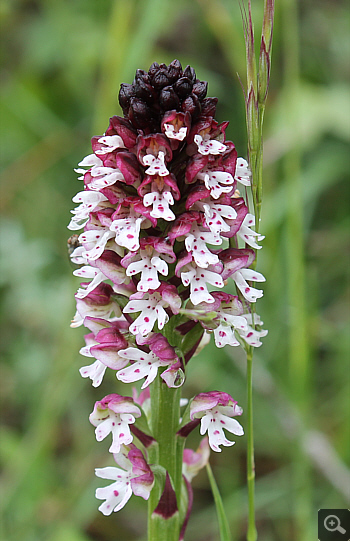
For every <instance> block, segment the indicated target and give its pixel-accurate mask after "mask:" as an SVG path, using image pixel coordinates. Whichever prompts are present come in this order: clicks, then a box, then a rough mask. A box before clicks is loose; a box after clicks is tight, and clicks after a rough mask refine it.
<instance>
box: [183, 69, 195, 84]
mask: <svg viewBox="0 0 350 541" xmlns="http://www.w3.org/2000/svg"><path fill="white" fill-rule="evenodd" d="M183 76H184V77H188V78H189V80H190V81H191V82H192V83H195V82H196V72H195V71H194V69H193V68H191V66H186V68H185V69H184V73H183Z"/></svg>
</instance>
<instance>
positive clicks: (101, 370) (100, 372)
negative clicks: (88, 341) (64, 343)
mask: <svg viewBox="0 0 350 541" xmlns="http://www.w3.org/2000/svg"><path fill="white" fill-rule="evenodd" d="M82 349H86V346H85V348H82ZM80 353H82V350H80ZM82 355H85V356H86V357H92V355H91V354H90V355H87V354H86V353H82ZM106 368H107V366H106V365H105V364H103V363H101V362H100V361H95V362H93V363H92V364H90V365H88V366H82V367H81V368H80V369H79V372H80V375H81V376H82V377H83V378H90V379H91V381H92V386H93V387H99V386H100V385H101V383H102V380H103V376H104V375H105V372H106Z"/></svg>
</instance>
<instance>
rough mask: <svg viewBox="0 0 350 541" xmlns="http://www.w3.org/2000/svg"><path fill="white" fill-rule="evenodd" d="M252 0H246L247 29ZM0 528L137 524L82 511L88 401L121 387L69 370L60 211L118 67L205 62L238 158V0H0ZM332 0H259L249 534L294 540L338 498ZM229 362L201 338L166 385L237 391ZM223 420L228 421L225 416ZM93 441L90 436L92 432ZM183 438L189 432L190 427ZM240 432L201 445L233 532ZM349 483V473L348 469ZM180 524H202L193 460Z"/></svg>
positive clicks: (124, 72)
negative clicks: (260, 188) (265, 67)
mask: <svg viewBox="0 0 350 541" xmlns="http://www.w3.org/2000/svg"><path fill="white" fill-rule="evenodd" d="M262 10H263V1H262V0H253V15H254V20H255V29H256V37H257V38H259V34H260V28H261V18H262ZM0 16H1V23H2V42H3V43H2V53H1V56H2V69H1V97H2V100H1V101H2V103H1V131H2V143H1V147H2V148H1V157H2V173H1V186H2V188H1V210H2V218H1V229H2V230H1V241H0V257H1V263H0V268H1V273H0V283H1V300H2V311H1V331H2V334H3V338H2V342H1V353H2V359H3V363H2V369H1V370H2V372H1V379H0V387H1V402H2V433H1V440H0V458H1V462H2V467H3V473H2V501H1V504H2V518H3V520H2V528H3V531H2V536H3V537H2V539H3V540H4V541H116V540H117V541H136V540H137V541H142V540H144V539H145V533H144V532H145V520H146V504H145V503H144V501H143V500H141V499H140V498H136V497H133V498H132V500H131V501H130V502H129V504H128V505H127V506H126V507H125V508H124V509H123V510H122V511H120V512H119V513H117V514H113V516H111V517H103V516H102V515H101V514H100V513H99V512H98V511H97V507H98V502H97V500H95V498H94V490H95V488H96V487H97V486H99V484H100V485H101V482H100V481H98V480H96V479H95V478H94V468H95V467H102V466H105V465H108V464H111V462H110V457H109V456H108V451H107V450H108V445H109V443H108V442H103V443H100V444H97V443H96V441H95V437H94V431H93V428H92V427H91V425H90V423H89V422H88V414H89V413H90V411H91V410H92V408H93V404H94V402H95V400H99V399H101V398H102V397H103V396H104V395H105V394H107V393H110V392H118V391H119V392H121V393H122V392H124V393H125V389H121V388H119V387H118V384H116V382H115V377H113V374H109V375H108V376H107V377H106V380H105V382H104V383H103V385H102V386H101V387H100V388H98V389H93V388H92V387H91V385H90V381H86V380H82V378H81V377H80V375H79V373H78V368H79V367H80V366H81V365H82V364H84V358H82V357H81V356H80V355H79V353H78V350H79V348H80V347H81V345H82V344H83V338H82V336H83V334H84V331H83V329H78V330H77V329H75V330H72V329H70V328H69V322H70V319H71V317H72V316H73V314H74V311H75V306H74V292H75V290H76V288H77V282H78V279H75V278H74V277H72V276H71V270H72V269H71V267H70V264H69V261H68V257H67V249H66V240H67V238H68V237H69V236H70V232H68V230H67V229H66V224H68V222H69V219H70V212H69V211H70V209H71V208H72V207H73V204H72V202H71V198H72V197H73V196H74V195H75V193H76V192H77V191H78V190H79V189H80V184H79V183H78V182H77V181H76V174H75V173H74V172H73V167H75V166H76V164H77V162H78V161H80V160H81V158H82V157H83V156H85V155H86V154H89V153H90V152H91V150H90V138H91V136H92V135H96V134H101V133H103V131H104V130H105V129H106V127H107V125H108V118H109V116H111V115H113V114H120V109H119V106H118V104H117V94H118V90H119V84H120V83H121V82H131V81H132V79H133V76H134V73H135V70H136V69H137V68H143V69H148V67H149V66H150V64H151V63H152V62H153V61H158V62H166V63H169V62H170V61H172V60H173V59H174V58H178V59H179V60H180V61H181V62H182V65H183V66H186V64H191V65H192V66H193V67H195V69H196V71H197V76H198V77H199V78H200V79H205V80H208V82H209V93H208V94H209V95H210V96H218V98H219V107H218V112H217V119H218V120H219V121H223V120H230V126H229V128H228V137H229V139H232V140H233V141H234V142H235V144H236V147H237V149H238V155H242V156H246V133H245V118H244V115H245V113H244V100H243V95H242V90H241V86H240V83H239V79H238V77H237V73H238V74H239V76H240V77H241V79H242V80H243V81H245V51H244V40H243V32H242V24H241V15H240V9H239V4H238V1H237V0H192V1H191V0H177V1H176V2H175V1H170V0H128V1H125V0H115V1H112V0H99V1H96V0H69V1H68V0H66V1H64V0H2V1H1V2H0ZM348 29H349V11H348V6H347V5H346V2H345V1H341V0H303V1H301V2H299V3H298V2H296V0H277V5H276V20H275V33H274V43H273V62H272V78H271V87H270V94H269V100H268V105H267V111H266V120H265V158H264V162H265V179H264V201H263V216H262V224H261V232H262V233H264V234H265V235H266V239H265V241H264V242H263V245H264V249H263V250H262V251H261V252H260V253H259V264H258V268H259V270H261V271H262V272H263V273H264V274H265V276H266V277H267V282H266V285H265V286H264V290H265V295H264V297H263V299H262V300H260V301H259V303H258V312H259V313H260V314H261V316H262V318H263V320H264V322H265V327H266V328H268V329H269V335H268V336H267V337H266V338H265V339H264V345H263V347H262V348H260V349H259V350H257V351H256V354H255V365H254V366H255V368H254V374H255V401H254V407H255V410H254V412H255V444H256V476H257V482H256V505H257V525H258V530H259V540H261V541H281V540H283V541H311V540H314V539H316V535H317V533H316V532H317V509H319V508H343V507H348V506H349V486H350V482H349V472H348V470H347V469H346V464H349V454H350V450H349V408H348V406H349V403H348V400H349V385H348V384H349V364H348V361H349V347H348V346H349V340H348V334H347V333H346V328H347V325H348V323H349V313H348V300H349V295H348V294H349V281H348V280H347V279H348V276H347V274H348V270H349V254H348V246H347V242H348V235H347V232H348V226H349V213H348V203H349V195H350V194H349V182H348V180H349V179H348V176H347V175H348V171H349V157H348V156H349V138H350V135H349V122H350V121H349V119H350V110H349V109H350V105H349V104H350V99H349V88H348V86H347V81H348V76H349V62H348V60H349V52H350V48H349V39H350V38H349V31H348ZM244 374H245V363H244V358H243V355H242V354H241V353H240V352H239V351H238V349H237V348H231V349H229V348H228V349H224V350H216V349H215V347H214V346H213V345H212V344H211V345H209V346H208V347H207V348H206V350H205V351H202V353H201V354H200V356H198V357H196V358H195V359H193V361H191V363H190V366H189V375H188V381H187V383H186V386H185V388H184V395H185V396H187V397H191V396H193V395H194V394H195V393H198V392H201V391H204V390H213V389H220V390H224V391H226V392H229V393H231V394H232V395H233V396H234V397H235V398H236V399H237V401H238V402H239V404H241V405H242V406H243V407H244V405H245V401H246V391H245V375H244ZM242 423H243V425H244V424H245V419H244V415H243V417H242ZM107 439H108V438H107ZM189 443H190V444H192V445H193V446H196V445H197V443H198V436H193V437H192V439H191V441H190V442H189ZM245 446H246V439H245V438H244V437H243V438H237V443H236V445H235V447H234V448H232V449H224V451H223V452H222V453H221V455H217V454H215V456H213V455H214V453H212V456H211V463H212V467H213V470H214V473H215V475H216V478H217V481H218V483H219V486H220V487H221V490H222V494H223V498H224V504H225V508H226V510H227V513H228V517H229V521H230V525H231V528H232V533H233V539H234V540H235V541H242V540H244V539H245V529H246V511H247V498H246V488H245V453H246V451H245ZM348 483H349V484H348ZM194 488H195V504H194V510H193V515H192V518H191V520H190V524H189V527H188V533H187V539H188V541H216V540H218V528H217V522H216V518H215V510H214V507H213V500H212V496H211V493H210V489H209V484H208V480H207V478H206V475H205V472H201V474H200V475H199V476H198V477H197V478H196V479H195V480H194Z"/></svg>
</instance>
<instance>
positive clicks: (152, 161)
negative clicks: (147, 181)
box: [143, 150, 169, 177]
mask: <svg viewBox="0 0 350 541" xmlns="http://www.w3.org/2000/svg"><path fill="white" fill-rule="evenodd" d="M164 157H165V154H164V152H162V151H161V150H160V151H159V152H158V158H156V157H155V156H153V154H146V156H144V157H143V164H144V165H148V166H149V167H148V169H146V171H145V172H146V175H159V176H160V177H165V176H167V175H169V171H168V170H167V168H166V166H165V163H164Z"/></svg>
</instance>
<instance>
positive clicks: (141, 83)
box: [133, 70, 154, 102]
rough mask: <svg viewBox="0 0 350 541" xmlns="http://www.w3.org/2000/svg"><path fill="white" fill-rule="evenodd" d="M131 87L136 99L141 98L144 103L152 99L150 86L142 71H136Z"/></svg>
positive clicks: (147, 77) (146, 76) (146, 75)
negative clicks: (132, 86)
mask: <svg viewBox="0 0 350 541" xmlns="http://www.w3.org/2000/svg"><path fill="white" fill-rule="evenodd" d="M133 85H134V88H135V95H136V97H138V98H141V99H142V100H145V101H146V102H147V101H151V100H152V99H153V95H154V92H153V88H152V86H151V84H150V80H149V75H148V73H146V72H145V71H143V70H137V71H136V75H135V81H134V83H133Z"/></svg>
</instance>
